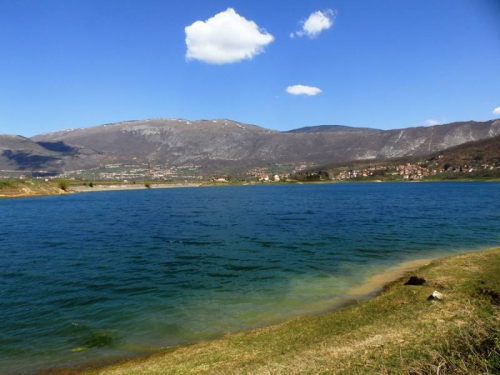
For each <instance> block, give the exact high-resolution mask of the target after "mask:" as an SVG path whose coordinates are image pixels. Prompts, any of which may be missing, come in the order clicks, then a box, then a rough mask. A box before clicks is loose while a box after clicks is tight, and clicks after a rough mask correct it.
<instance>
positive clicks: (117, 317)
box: [0, 183, 500, 373]
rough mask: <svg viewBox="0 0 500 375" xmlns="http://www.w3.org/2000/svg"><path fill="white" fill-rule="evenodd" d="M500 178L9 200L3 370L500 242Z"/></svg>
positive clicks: (92, 357)
mask: <svg viewBox="0 0 500 375" xmlns="http://www.w3.org/2000/svg"><path fill="white" fill-rule="evenodd" d="M499 229H500V184H495V183H418V184H417V183H413V184H412V183H385V184H377V183H359V184H331V185H291V186H284V185H280V186H249V187H245V186H240V187H220V188H196V189H158V190H154V189H153V190H140V191H122V192H104V193H95V194H79V195H70V196H58V197H43V198H30V199H17V200H2V201H0V369H1V370H0V373H17V372H30V371H36V370H43V369H47V368H50V367H54V366H76V365H81V364H86V363H89V362H96V361H97V362H99V361H108V360H114V359H117V358H123V357H127V356H134V355H139V354H143V353H149V352H151V351H154V350H158V349H161V348H163V347H166V346H170V345H175V344H179V343H183V342H192V341H196V340H203V339H209V338H213V337H218V336H220V335H223V334H225V333H229V332H235V331H238V330H241V329H246V328H249V327H257V326H262V325H266V324H272V323H274V322H279V321H282V320H284V319H287V318H290V317H293V316H297V315H300V314H307V313H315V312H318V311H325V310H328V309H330V308H332V307H333V306H335V305H336V304H338V303H339V301H342V300H343V299H345V298H346V296H348V295H349V291H350V290H352V289H353V288H354V287H356V286H359V285H360V284H362V283H363V281H364V280H366V278H367V277H369V276H371V275H373V274H374V273H377V272H379V271H380V270H383V269H386V268H388V267H391V266H393V265H395V264H397V263H400V262H404V261H410V260H413V259H418V258H429V257H435V256H440V255H445V254H452V253H456V252H460V251H468V250H474V249H479V248H486V247H493V246H500V231H499Z"/></svg>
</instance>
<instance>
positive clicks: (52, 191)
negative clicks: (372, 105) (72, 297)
mask: <svg viewBox="0 0 500 375" xmlns="http://www.w3.org/2000/svg"><path fill="white" fill-rule="evenodd" d="M453 182H455V183H456V182H460V183H466V182H482V183H500V179H490V180H483V179H457V180H423V181H392V180H391V181H383V180H370V181H293V182H269V183H256V182H255V183H254V182H241V183H212V182H210V183H207V182H205V183H182V184H181V183H179V184H167V183H157V184H151V187H149V188H148V187H146V186H144V184H114V185H113V184H109V185H107V184H97V185H95V186H94V187H89V186H84V185H75V186H70V187H69V189H68V190H67V191H64V190H61V189H59V188H56V187H55V186H46V187H45V188H43V189H37V188H22V189H20V190H19V189H18V190H17V191H15V192H13V193H12V194H2V191H1V190H0V200H3V199H10V198H15V199H18V198H35V197H49V196H61V195H71V194H79V193H98V192H106V191H128V190H155V189H175V188H193V187H200V188H209V187H236V186H291V185H334V184H357V183H361V184H366V183H453ZM7 192H9V191H7Z"/></svg>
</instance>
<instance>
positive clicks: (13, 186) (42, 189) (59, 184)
mask: <svg viewBox="0 0 500 375" xmlns="http://www.w3.org/2000/svg"><path fill="white" fill-rule="evenodd" d="M67 193H68V186H67V185H66V184H65V181H63V180H61V181H51V182H45V181H41V180H37V179H33V180H15V179H8V180H7V179H0V199H1V198H23V197H36V196H43V195H61V194H67Z"/></svg>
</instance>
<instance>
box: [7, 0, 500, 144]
mask: <svg viewBox="0 0 500 375" xmlns="http://www.w3.org/2000/svg"><path fill="white" fill-rule="evenodd" d="M228 8H232V9H234V12H235V14H236V16H238V17H242V19H243V20H247V21H254V22H255V24H256V25H257V26H256V30H257V31H256V32H257V33H260V34H261V36H259V35H254V36H255V37H257V38H260V39H259V40H260V45H259V46H258V48H257V49H256V50H254V52H255V51H257V52H259V51H260V53H256V54H253V55H252V54H251V53H250V55H251V56H250V57H248V56H247V58H244V59H242V60H240V61H236V62H232V63H229V62H227V61H226V63H220V61H219V63H215V64H214V63H213V61H212V62H210V61H209V62H208V63H207V62H204V61H203V59H197V58H196V57H195V58H191V59H187V58H186V53H187V46H186V31H185V28H186V27H187V26H190V25H192V24H193V23H195V22H196V21H203V22H205V21H207V20H209V19H210V18H212V17H214V16H216V15H217V14H219V13H221V12H225V11H226V10H227V9H228ZM317 11H321V12H324V13H323V14H325V15H326V16H327V17H329V19H330V21H331V23H332V25H331V27H329V28H327V29H323V30H321V31H320V32H318V33H317V34H315V35H310V36H308V35H307V33H305V29H304V23H303V22H304V21H306V20H307V19H308V17H309V16H310V15H311V14H313V13H314V12H317ZM225 14H226V13H225ZM238 19H239V18H238ZM205 25H208V26H211V25H212V23H210V22H207V23H206V24H205ZM246 25H247V26H248V24H246ZM208 26H207V27H208ZM204 27H205V26H204V25H201V26H200V24H198V25H197V26H196V28H199V31H200V32H203V30H204ZM194 29H195V28H193V29H191V30H192V31H193V35H194V31H196V30H194ZM262 29H265V31H264V30H262ZM223 31H224V30H222V32H223ZM250 31H251V30H250ZM297 31H298V32H299V34H294V36H295V37H294V38H291V37H290V34H291V33H296V32H297ZM233 34H234V33H233ZM254 34H255V33H254ZM214 35H215V36H214ZM238 35H239V34H238ZM238 35H236V34H234V35H232V37H233V40H232V41H230V42H231V43H233V42H234V39H236V42H235V43H239V42H240V41H242V43H243V42H244V43H252V41H251V40H250V41H249V40H246V39H245V40H243V39H244V38H246V36H242V38H240V37H239V36H238ZM262 35H264V36H262ZM266 35H270V36H272V38H269V37H266ZM311 36H312V37H311ZM212 37H213V38H222V39H223V41H222V47H223V48H225V47H226V46H227V45H228V43H229V42H227V40H226V39H224V38H227V35H222V34H221V30H215V32H214V33H213V35H212ZM193 38H194V37H193ZM196 38H198V39H197V41H196V42H197V43H198V44H199V46H200V47H201V48H204V47H206V43H205V44H204V40H205V39H204V36H203V35H201V36H200V35H199V34H197V36H196ZM196 38H194V39H196ZM194 39H193V40H194ZM240 39H241V40H240ZM269 39H272V41H269ZM200 41H201V42H200ZM212 42H213V40H210V36H209V39H207V43H209V44H210V43H212ZM231 43H229V44H231ZM233 47H234V48H239V46H236V47H235V46H234V45H232V44H231V48H233ZM246 47H248V46H246ZM259 48H260V49H259ZM209 51H211V50H209ZM238 51H239V50H238ZM200 53H202V54H203V53H210V52H206V51H205V52H200ZM195 56H196V53H195ZM203 56H205V55H203ZM223 56H226V55H223ZM223 59H224V58H223ZM236 59H237V57H236ZM299 84H300V85H305V86H311V87H313V88H318V89H320V90H321V92H320V93H318V94H317V95H314V96H308V95H291V94H289V93H287V92H286V89H287V87H289V86H293V85H299ZM499 88H500V1H497V0H491V1H490V0H406V1H402V0H384V1H379V0H363V1H361V0H342V1H341V0H338V1H307V2H306V1H289V0H288V1H257V0H253V1H242V0H235V1H218V0H211V1H205V0H197V1H190V0H185V1H175V2H174V1H163V0H157V1H146V0H143V1H128V0H119V1H112V0H106V1H103V0H64V1H63V0H57V1H55V0H53V1H44V0H39V1H32V0H16V1H2V2H0V133H14V134H22V135H26V136H31V135H34V134H38V133H42V132H48V131H53V130H58V129H64V128H70V127H87V126H93V125H98V124H103V123H109V122H116V121H123V120H129V119H145V118H154V117H182V118H187V119H193V120H194V119H211V118H230V119H234V120H238V121H242V122H247V123H253V124H257V125H260V126H264V127H268V128H272V129H277V130H288V129H292V128H296V127H300V126H307V125H318V124H343V125H352V126H370V127H379V128H384V129H389V128H398V127H407V126H417V125H424V124H426V123H427V121H428V120H434V121H436V122H451V121H460V120H470V119H474V120H487V119H491V118H500V114H498V115H497V114H494V113H493V110H494V109H495V108H497V107H500V89H499ZM499 111H500V110H499ZM429 123H430V122H429Z"/></svg>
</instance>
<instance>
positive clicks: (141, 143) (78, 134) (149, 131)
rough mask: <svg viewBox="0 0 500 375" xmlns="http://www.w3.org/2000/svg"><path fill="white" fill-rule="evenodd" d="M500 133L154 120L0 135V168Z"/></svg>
mask: <svg viewBox="0 0 500 375" xmlns="http://www.w3.org/2000/svg"><path fill="white" fill-rule="evenodd" d="M497 135H500V120H490V121H484V122H475V121H466V122H455V123H450V124H445V125H436V126H429V127H411V128H403V129H393V130H380V129H372V128H358V127H348V126H342V125H322V126H311V127H305V128H299V129H294V130H291V131H288V132H280V131H275V130H270V129H266V128H263V127H259V126H256V125H249V124H244V123H240V122H237V121H232V120H226V119H216V120H198V121H189V120H184V119H170V118H158V119H149V120H138V121H126V122H119V123H113V124H105V125H100V126H95V127H90V128H79V129H67V130H62V131H56V132H52V133H46V134H40V135H37V136H34V137H32V138H25V137H22V136H15V135H0V170H13V171H49V172H53V173H59V172H61V171H68V170H77V169H80V170H81V169H88V168H93V167H98V166H100V165H104V164H109V163H115V164H124V165H125V164H138V163H144V162H150V163H155V164H163V165H166V166H182V165H188V164H191V165H198V166H204V167H205V168H207V170H210V168H211V167H218V166H221V165H226V166H248V167H252V166H265V165H268V164H273V163H274V164H291V165H294V164H295V165H296V164H303V163H305V164H321V163H331V162H346V161H351V160H365V159H387V158H395V157H404V156H423V155H429V154H432V153H434V152H438V151H441V150H444V149H447V148H450V147H454V146H457V145H460V144H463V143H466V142H471V141H477V140H482V139H488V138H492V137H495V136H497Z"/></svg>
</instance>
